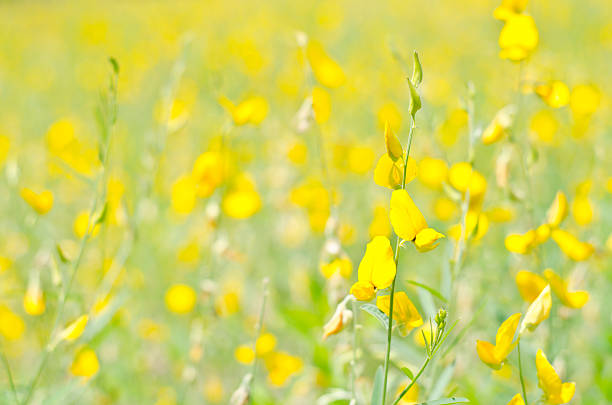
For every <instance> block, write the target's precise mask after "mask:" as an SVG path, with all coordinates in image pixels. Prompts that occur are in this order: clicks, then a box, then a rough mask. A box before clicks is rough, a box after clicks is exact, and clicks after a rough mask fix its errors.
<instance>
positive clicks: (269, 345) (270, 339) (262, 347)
mask: <svg viewBox="0 0 612 405" xmlns="http://www.w3.org/2000/svg"><path fill="white" fill-rule="evenodd" d="M275 348H276V336H274V335H273V334H271V333H262V334H261V336H259V337H258V338H257V340H256V341H255V353H256V354H257V356H265V355H267V354H269V353H272V351H273V350H274V349H275Z"/></svg>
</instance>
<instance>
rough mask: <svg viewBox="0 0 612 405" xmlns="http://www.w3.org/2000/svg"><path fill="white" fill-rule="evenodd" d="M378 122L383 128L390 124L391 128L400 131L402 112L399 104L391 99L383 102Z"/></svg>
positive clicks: (378, 114)
mask: <svg viewBox="0 0 612 405" xmlns="http://www.w3.org/2000/svg"><path fill="white" fill-rule="evenodd" d="M377 116H378V123H379V125H380V127H381V128H384V127H385V125H387V124H389V126H390V127H391V129H392V130H393V131H395V132H397V131H399V129H400V126H401V125H402V113H401V112H400V110H399V108H397V105H396V104H395V103H393V102H392V101H389V102H387V103H385V104H383V105H382V106H381V107H380V108H379V109H378V113H377Z"/></svg>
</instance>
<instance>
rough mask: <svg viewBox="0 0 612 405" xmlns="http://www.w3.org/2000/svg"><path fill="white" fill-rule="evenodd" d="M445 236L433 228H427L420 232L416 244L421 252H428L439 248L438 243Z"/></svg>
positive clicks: (415, 240)
mask: <svg viewBox="0 0 612 405" xmlns="http://www.w3.org/2000/svg"><path fill="white" fill-rule="evenodd" d="M444 237H445V236H444V235H443V234H441V233H440V232H438V231H436V230H435V229H433V228H425V229H423V230H422V231H420V232H419V233H418V234H417V236H416V238H415V239H414V244H415V246H416V247H417V249H418V250H419V252H428V251H430V250H432V249H435V248H436V247H437V246H438V243H436V242H437V241H438V240H439V239H441V238H444Z"/></svg>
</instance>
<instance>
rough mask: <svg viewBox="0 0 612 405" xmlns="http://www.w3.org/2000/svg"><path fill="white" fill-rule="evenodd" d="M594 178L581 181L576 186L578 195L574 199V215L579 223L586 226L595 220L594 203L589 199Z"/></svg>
mask: <svg viewBox="0 0 612 405" xmlns="http://www.w3.org/2000/svg"><path fill="white" fill-rule="evenodd" d="M592 184H593V182H592V180H590V179H589V180H586V181H583V182H582V183H580V185H579V186H578V187H577V188H576V196H575V197H574V201H572V216H573V217H574V221H576V223H577V224H578V225H581V226H586V225H589V224H590V223H591V222H592V221H593V204H592V203H591V200H590V199H589V192H590V191H591V186H592Z"/></svg>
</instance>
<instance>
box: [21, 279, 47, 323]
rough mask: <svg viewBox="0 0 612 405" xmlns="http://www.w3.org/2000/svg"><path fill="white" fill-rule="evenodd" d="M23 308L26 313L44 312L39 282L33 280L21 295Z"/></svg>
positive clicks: (43, 301) (43, 300) (43, 299)
mask: <svg viewBox="0 0 612 405" xmlns="http://www.w3.org/2000/svg"><path fill="white" fill-rule="evenodd" d="M23 309H24V310H25V311H26V313H27V314H28V315H33V316H36V315H41V314H43V313H44V312H45V298H44V296H43V292H42V290H41V289H40V283H38V282H33V283H32V284H31V285H29V286H28V289H27V290H26V293H25V295H24V297H23Z"/></svg>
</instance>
